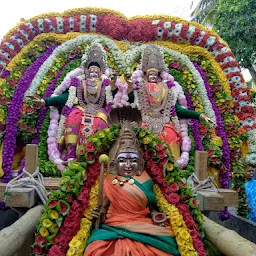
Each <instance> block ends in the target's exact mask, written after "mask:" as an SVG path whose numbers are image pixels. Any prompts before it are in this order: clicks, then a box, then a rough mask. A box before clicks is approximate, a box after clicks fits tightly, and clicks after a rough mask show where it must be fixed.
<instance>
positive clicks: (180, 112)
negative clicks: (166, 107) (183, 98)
mask: <svg viewBox="0 0 256 256" xmlns="http://www.w3.org/2000/svg"><path fill="white" fill-rule="evenodd" d="M175 109H176V114H177V116H178V117H179V118H187V119H196V120H199V117H200V115H201V113H200V112H196V111H193V110H189V109H185V108H183V107H181V105H180V104H178V103H176V104H175Z"/></svg>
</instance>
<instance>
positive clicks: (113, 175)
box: [84, 122, 180, 256]
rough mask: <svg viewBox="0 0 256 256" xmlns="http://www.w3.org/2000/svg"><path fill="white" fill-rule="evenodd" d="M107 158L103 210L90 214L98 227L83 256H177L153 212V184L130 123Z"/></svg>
mask: <svg viewBox="0 0 256 256" xmlns="http://www.w3.org/2000/svg"><path fill="white" fill-rule="evenodd" d="M109 157H110V162H109V164H108V174H107V176H105V178H104V183H103V184H104V186H103V195H104V203H103V207H102V208H101V207H99V206H96V207H95V208H94V210H93V213H92V218H96V219H97V218H100V220H101V223H102V224H100V226H99V228H96V229H94V230H93V231H92V234H91V237H90V239H89V241H88V242H87V247H86V250H85V253H84V256H89V255H94V256H100V255H118V256H125V255H166V256H167V255H180V253H179V251H178V246H177V243H176V240H175V236H174V233H173V231H172V229H171V227H170V225H169V224H168V222H167V221H166V220H167V219H166V216H165V214H163V213H160V212H158V211H157V206H156V197H155V194H154V192H153V181H152V179H151V178H150V176H149V175H148V174H147V172H146V171H145V170H144V161H143V156H142V152H141V149H140V146H139V142H138V140H137V138H136V135H135V133H134V132H133V130H132V128H131V126H130V123H128V122H124V123H123V125H122V128H121V131H120V135H119V138H118V139H117V141H116V142H115V144H114V146H113V147H112V148H111V150H110V153H109Z"/></svg>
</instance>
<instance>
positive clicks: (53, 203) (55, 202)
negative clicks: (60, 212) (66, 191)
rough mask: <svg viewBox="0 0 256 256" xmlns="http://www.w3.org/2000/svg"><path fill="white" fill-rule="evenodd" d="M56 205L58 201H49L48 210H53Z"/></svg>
mask: <svg viewBox="0 0 256 256" xmlns="http://www.w3.org/2000/svg"><path fill="white" fill-rule="evenodd" d="M58 203H59V201H58V200H51V201H50V202H49V203H48V206H49V207H50V208H54V207H55V206H56V205H57V204H58Z"/></svg>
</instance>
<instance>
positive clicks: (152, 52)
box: [141, 44, 165, 74]
mask: <svg viewBox="0 0 256 256" xmlns="http://www.w3.org/2000/svg"><path fill="white" fill-rule="evenodd" d="M141 69H142V71H143V72H147V74H148V72H149V71H148V70H149V69H154V71H156V70H157V72H161V71H164V70H165V65H164V60H163V54H162V52H161V51H160V48H159V47H158V46H156V45H153V44H149V45H147V47H146V48H145V50H144V53H143V58H142V68H141Z"/></svg>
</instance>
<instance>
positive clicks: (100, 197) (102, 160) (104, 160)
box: [95, 154, 109, 229]
mask: <svg viewBox="0 0 256 256" xmlns="http://www.w3.org/2000/svg"><path fill="white" fill-rule="evenodd" d="M99 161H100V164H101V165H100V183H99V194H98V203H97V208H98V209H99V211H100V215H99V216H98V218H97V219H96V222H95V229H97V228H99V226H100V220H101V214H102V207H103V183H104V164H105V163H108V162H109V157H108V156H107V155H105V154H102V155H101V156H100V157H99Z"/></svg>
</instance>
